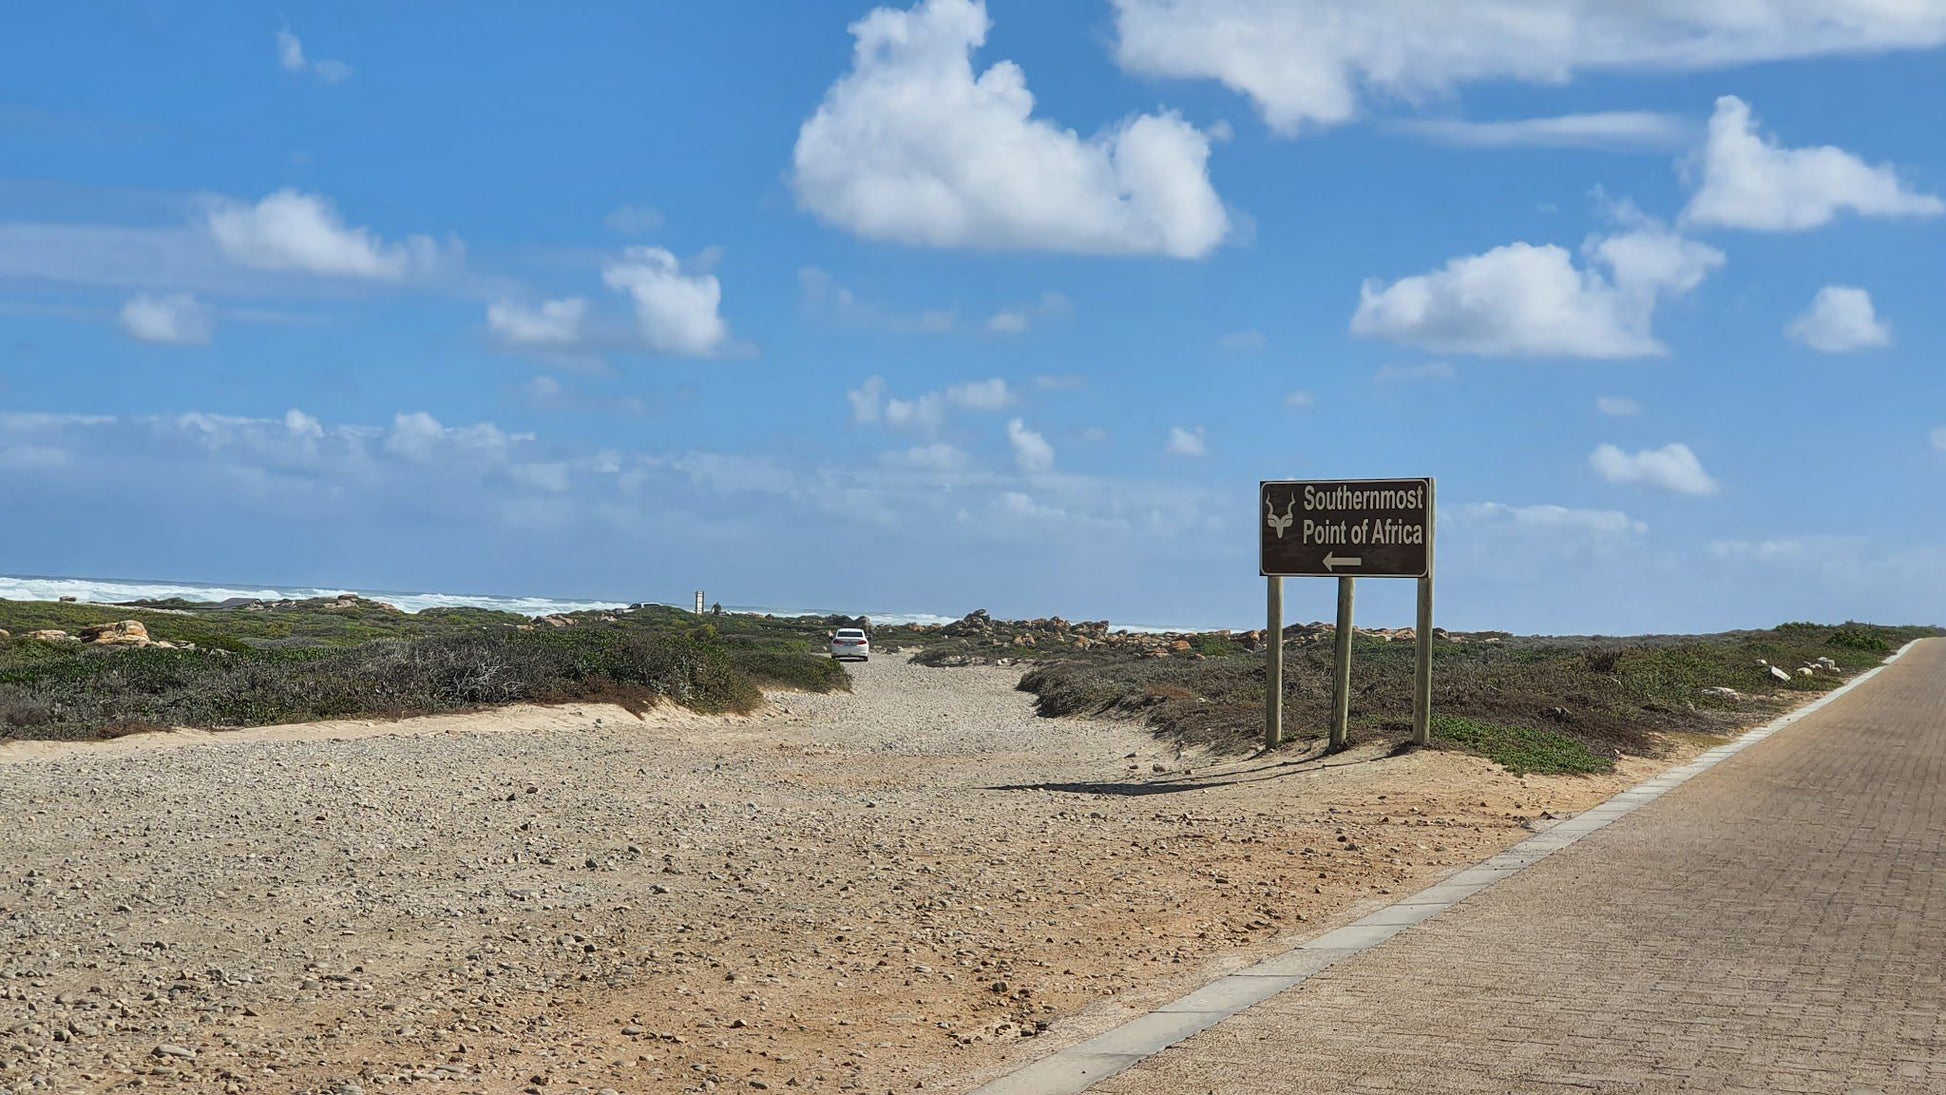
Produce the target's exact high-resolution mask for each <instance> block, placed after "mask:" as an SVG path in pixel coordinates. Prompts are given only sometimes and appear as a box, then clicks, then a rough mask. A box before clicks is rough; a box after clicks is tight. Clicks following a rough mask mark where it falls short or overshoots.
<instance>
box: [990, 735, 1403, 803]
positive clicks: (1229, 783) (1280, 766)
mask: <svg viewBox="0 0 1946 1095" xmlns="http://www.w3.org/2000/svg"><path fill="white" fill-rule="evenodd" d="M1414 748H1416V746H1414V745H1413V744H1412V743H1411V742H1401V743H1399V744H1398V745H1395V746H1393V747H1392V748H1390V749H1388V750H1386V751H1385V752H1383V753H1379V754H1377V755H1375V756H1369V757H1359V758H1357V759H1356V760H1346V759H1342V758H1343V757H1344V753H1343V752H1342V751H1340V752H1337V753H1330V752H1325V753H1314V754H1311V755H1309V756H1302V757H1291V758H1289V759H1283V760H1270V759H1269V758H1267V757H1263V756H1261V755H1260V756H1259V757H1257V758H1255V759H1256V760H1258V761H1263V763H1254V764H1252V766H1251V767H1247V768H1238V769H1235V770H1232V771H1228V772H1215V773H1205V774H1202V775H1198V774H1195V773H1184V774H1183V775H1180V776H1165V777H1162V778H1159V779H1152V780H1144V781H1142V782H1139V783H1133V782H1131V783H1108V782H1104V781H1094V782H1085V783H1003V784H999V785H996V786H992V787H986V788H982V789H983V790H987V791H1054V792H1058V793H1060V794H1068V795H1124V796H1128V797H1132V798H1133V797H1140V796H1143V795H1173V794H1177V793H1179V792H1182V791H1206V790H1210V789H1212V788H1217V787H1240V786H1242V785H1244V784H1247V783H1263V782H1265V781H1266V780H1273V779H1284V778H1286V777H1288V776H1301V775H1304V774H1306V773H1309V772H1322V771H1325V770H1326V769H1330V768H1349V767H1351V766H1353V765H1356V764H1371V763H1373V762H1374V761H1381V760H1388V759H1390V758H1392V757H1398V756H1404V755H1405V754H1406V753H1409V752H1411V751H1412V750H1413V749H1414ZM1334 758H1337V759H1334Z"/></svg>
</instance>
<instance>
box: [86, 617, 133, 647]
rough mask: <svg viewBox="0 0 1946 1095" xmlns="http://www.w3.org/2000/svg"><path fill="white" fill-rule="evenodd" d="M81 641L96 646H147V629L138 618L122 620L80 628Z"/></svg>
mask: <svg viewBox="0 0 1946 1095" xmlns="http://www.w3.org/2000/svg"><path fill="white" fill-rule="evenodd" d="M81 641H82V642H84V643H93V644H95V645H97V646H147V645H149V643H150V639H149V629H148V628H147V627H146V626H144V625H143V623H142V621H140V620H122V621H120V622H118V623H112V624H96V625H94V626H93V627H84V628H82V629H81Z"/></svg>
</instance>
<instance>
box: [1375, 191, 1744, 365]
mask: <svg viewBox="0 0 1946 1095" xmlns="http://www.w3.org/2000/svg"><path fill="white" fill-rule="evenodd" d="M1583 251H1584V253H1585V255H1586V265H1585V266H1584V267H1582V268H1579V269H1577V268H1576V267H1575V265H1574V260H1573V258H1572V257H1571V256H1570V255H1569V254H1568V252H1567V251H1566V250H1565V249H1563V248H1560V247H1557V246H1554V245H1553V244H1547V245H1543V246H1539V247H1536V246H1534V245H1532V244H1528V243H1512V244H1508V245H1506V246H1504V247H1496V248H1494V249H1493V250H1491V251H1488V252H1486V253H1485V254H1481V255H1468V256H1464V257H1461V258H1456V259H1453V260H1451V261H1449V262H1448V263H1447V264H1446V265H1445V266H1444V267H1443V268H1441V269H1439V270H1435V271H1433V272H1432V273H1430V274H1420V275H1416V276H1413V277H1406V278H1400V279H1399V280H1398V281H1395V282H1393V283H1392V284H1390V285H1386V284H1384V283H1382V282H1380V281H1378V280H1376V279H1374V280H1370V281H1367V282H1366V283H1365V284H1364V286H1363V287H1362V288H1361V289H1360V290H1359V302H1358V311H1357V312H1356V313H1355V314H1354V315H1353V316H1352V320H1351V330H1352V333H1353V334H1356V335H1362V336H1366V337H1376V338H1384V339H1389V340H1391V341H1394V342H1402V343H1406V344H1408V345H1412V346H1420V347H1423V348H1425V349H1428V350H1434V351H1438V352H1442V353H1465V354H1488V355H1507V356H1525V357H1592V358H1617V357H1642V356H1647V355H1653V354H1661V353H1663V352H1665V351H1664V347H1663V345H1662V343H1660V342H1658V341H1657V340H1656V338H1655V335H1654V332H1653V330H1652V321H1653V319H1654V317H1655V309H1656V304H1657V303H1658V302H1659V301H1660V300H1661V299H1663V298H1664V297H1668V296H1676V295H1680V294H1682V293H1686V292H1688V291H1689V290H1691V289H1693V288H1695V287H1696V286H1697V285H1698V284H1699V283H1701V282H1702V280H1703V278H1704V277H1705V276H1706V275H1707V274H1708V273H1709V271H1710V270H1712V269H1714V268H1715V267H1717V266H1720V265H1722V263H1723V253H1722V252H1721V251H1718V250H1716V249H1715V248H1713V247H1710V246H1708V245H1706V244H1702V243H1698V242H1696V241H1694V240H1689V239H1685V238H1683V237H1682V236H1680V235H1678V234H1677V233H1675V232H1673V231H1670V230H1669V229H1668V228H1666V227H1663V226H1661V225H1659V224H1655V223H1654V222H1648V221H1644V222H1642V223H1639V224H1637V225H1635V226H1634V227H1632V228H1630V229H1629V230H1627V231H1625V232H1622V233H1619V234H1616V235H1611V236H1606V237H1602V238H1598V239H1591V240H1590V241H1589V242H1588V243H1587V244H1586V245H1584V247H1583ZM1604 269H1605V271H1606V272H1605V273H1604Z"/></svg>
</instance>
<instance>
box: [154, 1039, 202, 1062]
mask: <svg viewBox="0 0 1946 1095" xmlns="http://www.w3.org/2000/svg"><path fill="white" fill-rule="evenodd" d="M149 1052H150V1053H151V1054H153V1055H155V1056H157V1057H174V1058H176V1059H178V1060H183V1061H193V1060H195V1059H196V1051H195V1050H193V1049H188V1048H186V1047H184V1046H179V1045H175V1044H174V1043H171V1042H164V1043H162V1044H161V1045H159V1046H157V1047H155V1048H154V1049H152V1050H150V1051H149Z"/></svg>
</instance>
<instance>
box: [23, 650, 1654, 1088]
mask: <svg viewBox="0 0 1946 1095" xmlns="http://www.w3.org/2000/svg"><path fill="white" fill-rule="evenodd" d="M854 675H855V677H856V678H857V687H856V690H855V692H854V693H852V694H849V695H846V694H839V695H832V696H802V695H786V696H779V697H774V702H773V705H772V707H771V709H770V710H768V711H766V712H765V713H763V714H761V715H758V716H754V717H750V718H706V717H700V716H690V715H686V714H682V713H654V714H651V715H650V716H649V717H648V718H647V719H640V720H638V719H636V718H635V717H633V716H630V715H628V714H626V713H624V712H622V711H620V710H618V709H615V708H609V707H598V706H589V707H585V708H574V707H566V708H548V709H540V708H518V709H510V710H503V711H495V712H488V713H482V714H475V715H463V716H441V717H435V718H428V719H418V720H412V721H409V722H402V723H389V724H384V723H381V724H370V723H328V724H314V725H308V726H300V727H275V728H266V729H260V730H250V731H239V732H234V733H228V734H220V735H208V734H173V735H150V736H146V737H140V738H131V739H123V740H120V741H115V742H107V743H100V744H88V745H72V744H61V745H48V744H31V743H13V744H10V745H0V834H4V837H3V838H0V839H3V842H0V1092H42V1091H60V1092H66V1091H109V1090H124V1089H128V1088H133V1087H146V1088H151V1089H160V1090H169V1091H194V1092H306V1093H312V1092H331V1093H339V1092H343V1093H356V1092H363V1093H371V1092H379V1091H395V1090H406V1089H413V1090H426V1091H455V1092H459V1091H467V1092H475V1091H477V1092H515V1091H533V1092H544V1093H549V1095H551V1093H554V1092H601V1091H614V1092H662V1091H670V1092H682V1091H712V1090H714V1091H753V1090H754V1091H761V1090H771V1091H779V1090H786V1089H790V1090H797V1091H835V1090H863V1091H872V1092H878V1091H891V1092H906V1091H913V1090H925V1091H948V1092H950V1091H961V1090H965V1089H967V1088H970V1087H972V1086H974V1085H975V1084H976V1083H977V1082H979V1081H980V1080H982V1079H984V1078H987V1077H990V1076H993V1075H995V1074H998V1073H1000V1072H1002V1071H1005V1070H1006V1068H1007V1067H1009V1066H1010V1065H1015V1064H1018V1063H1020V1062H1022V1061H1024V1060H1027V1059H1029V1058H1031V1057H1034V1056H1038V1055H1039V1054H1041V1053H1043V1052H1047V1051H1050V1050H1052V1049H1053V1048H1055V1047H1056V1046H1058V1045H1059V1044H1062V1043H1067V1042H1072V1041H1075V1040H1078V1039H1080V1038H1083V1037H1086V1036H1087V1035H1089V1034H1091V1033H1094V1032H1096V1031H1099V1030H1102V1029H1105V1028H1107V1027H1108V1026H1111V1025H1113V1024H1114V1023H1115V1022H1117V1021H1119V1020H1120V1019H1123V1018H1126V1017H1128V1016H1131V1015H1134V1014H1137V1013H1139V1012H1140V1011H1143V1010H1146V1009H1147V1008H1148V1007H1151V1006H1154V1005H1156V1004H1158V1003H1161V1002H1163V1001H1165V1000H1167V999H1169V998H1171V997H1172V996H1174V995H1176V994H1179V993H1181V992H1183V991H1186V990H1188V989H1190V988H1193V987H1194V986H1195V985H1197V984H1199V983H1201V982H1202V981H1204V980H1207V979H1209V978H1211V977H1214V976H1217V975H1219V974H1221V973H1223V972H1226V971H1227V970H1229V969H1232V968H1235V967H1238V966H1240V965H1243V964H1245V963H1247V962H1249V961H1251V960H1252V959H1253V958H1255V957H1259V956H1262V955H1264V954H1267V953H1270V952H1273V951H1275V950H1278V949H1281V948H1282V947H1284V946H1288V945H1290V944H1292V943H1294V942H1296V941H1298V940H1301V939H1303V938H1305V937H1308V936H1311V935H1314V934H1317V933H1319V932H1321V931H1324V930H1326V929H1327V928H1329V927H1330V926H1331V925H1333V924H1334V923H1338V922H1342V921H1345V920H1347V919H1350V918H1352V917H1355V916H1357V915H1359V914H1360V912H1361V911H1362V910H1364V909H1367V908H1370V907H1374V906H1376V905H1379V904H1383V903H1385V902H1387V901H1389V900H1390V899H1391V898H1390V895H1395V894H1398V893H1402V892H1406V891H1408V890H1410V889H1411V888H1413V887H1415V886H1418V885H1420V884H1423V883H1426V882H1429V881H1430V880H1432V879H1434V878H1436V877H1438V876H1440V875H1442V874H1445V873H1448V872H1450V871H1451V870H1453V869H1454V868H1456V867H1457V866H1460V865H1463V864H1467V863H1470V862H1473V861H1475V860H1477V859H1479V858H1481V857H1483V856H1485V855H1488V854H1490V853H1492V852H1493V851H1496V850H1498V849H1499V848H1502V847H1505V846H1507V845H1509V844H1511V843H1513V842H1514V841H1516V840H1518V839H1520V838H1521V837H1522V836H1524V835H1526V834H1527V833H1528V832H1529V827H1530V826H1532V825H1534V824H1536V823H1537V822H1536V819H1541V818H1543V817H1544V815H1545V814H1546V813H1549V812H1551V813H1554V814H1560V815H1565V814H1569V813H1572V812H1574V811H1576V810H1579V809H1582V808H1585V807H1586V806H1587V805H1589V804H1591V803H1593V802H1595V801H1597V800H1599V799H1601V798H1603V797H1606V796H1607V795H1608V794H1611V793H1613V792H1614V791H1615V790H1617V789H1619V788H1621V787H1623V786H1626V785H1628V784H1630V783H1633V782H1634V781H1636V780H1638V779H1640V778H1642V776H1643V775H1644V774H1645V773H1646V772H1648V771H1650V770H1652V768H1654V767H1660V765H1659V764H1655V765H1652V764H1650V763H1649V762H1639V761H1631V762H1628V763H1626V764H1625V765H1624V766H1623V769H1622V770H1621V771H1619V772H1617V773H1616V774H1614V775H1613V776H1606V777H1600V778H1592V779H1588V778H1539V777H1534V778H1529V779H1526V780H1521V779H1516V778H1514V777H1512V776H1509V775H1508V774H1506V773H1505V772H1503V771H1501V770H1500V769H1498V768H1496V767H1494V766H1492V765H1490V764H1487V763H1486V762H1484V761H1479V760H1476V759H1473V758H1468V757H1463V756H1456V755H1450V754H1415V755H1409V756H1405V757H1397V758H1388V757H1380V756H1377V755H1374V754H1361V753H1358V752H1353V753H1349V754H1345V755H1341V756H1336V757H1331V758H1329V759H1324V758H1317V757H1314V756H1313V757H1306V756H1301V755H1296V754H1290V755H1278V756H1274V757H1269V758H1263V759H1255V760H1232V761H1228V762H1223V763H1214V762H1212V761H1211V760H1209V759H1208V758H1205V757H1201V756H1197V755H1190V756H1183V757H1178V756H1176V755H1175V754H1174V752H1173V751H1172V750H1170V749H1168V748H1165V747H1163V746H1160V745H1159V744H1158V743H1157V742H1156V741H1155V740H1154V739H1153V738H1151V737H1150V736H1149V734H1148V733H1147V732H1145V731H1144V730H1143V729H1142V728H1140V727H1139V726H1135V725H1131V724H1127V723H1119V722H1091V721H1084V720H1047V719H1038V718H1035V717H1034V716H1033V714H1032V706H1031V697H1029V696H1027V695H1025V694H1023V693H1019V692H1016V691H1014V688H1013V686H1014V683H1015V681H1016V680H1017V678H1018V673H1017V671H1014V670H1006V669H992V668H984V669H949V670H939V669H925V668H921V667H917V666H912V665H909V664H906V663H904V662H903V661H901V660H898V659H893V658H887V657H881V658H880V659H878V660H876V661H874V662H872V663H870V664H869V665H864V666H860V667H858V668H857V669H856V670H855V673H854ZM1545 823H1546V822H1545V821H1544V820H1543V821H1539V822H1538V824H1541V825H1544V824H1545Z"/></svg>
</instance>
